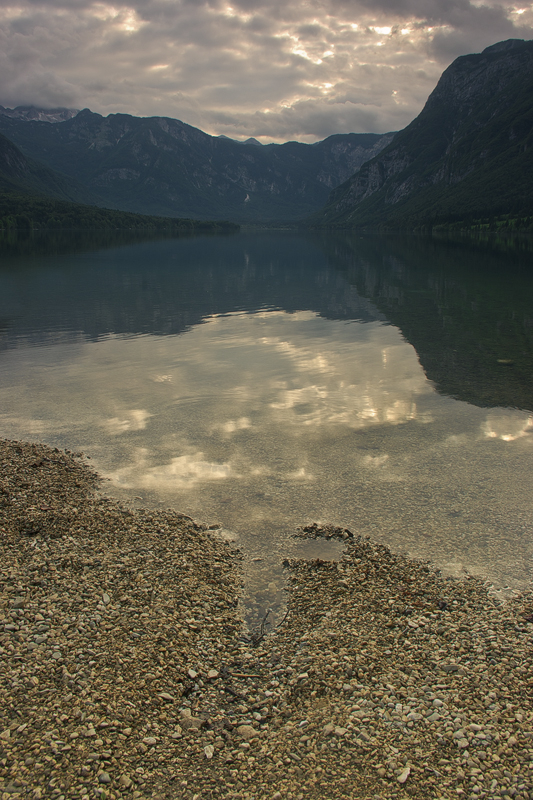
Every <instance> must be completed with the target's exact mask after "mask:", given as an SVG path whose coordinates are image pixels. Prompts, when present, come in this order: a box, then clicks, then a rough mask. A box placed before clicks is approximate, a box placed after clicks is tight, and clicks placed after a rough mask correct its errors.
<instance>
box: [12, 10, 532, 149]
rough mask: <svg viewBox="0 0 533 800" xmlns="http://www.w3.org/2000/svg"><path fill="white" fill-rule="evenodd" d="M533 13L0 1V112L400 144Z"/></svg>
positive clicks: (518, 34) (521, 31) (524, 32)
mask: <svg viewBox="0 0 533 800" xmlns="http://www.w3.org/2000/svg"><path fill="white" fill-rule="evenodd" d="M510 38H518V39H532V38H533V2H523V3H522V2H520V0H517V3H513V2H510V3H508V4H507V3H505V4H504V3H501V2H497V1H496V0H131V1H130V2H126V3H124V4H122V3H120V1H119V0H117V2H116V3H106V2H94V1H93V0H26V2H12V3H11V2H10V0H0V104H2V105H4V106H7V107H14V106H17V105H25V104H33V105H37V106H41V107H45V108H51V107H57V106H66V107H68V108H79V109H81V108H90V109H91V110H92V111H95V112H98V113H100V114H103V115H104V116H106V115H107V114H111V113H127V114H134V115H136V116H167V117H173V118H177V119H180V120H182V121H183V122H186V123H188V124H190V125H194V126H195V127H198V128H201V129H202V130H204V131H206V132H207V133H210V134H212V135H220V134H224V135H226V136H230V137H232V138H236V139H246V138H248V137H250V136H253V137H255V138H256V139H258V140H259V141H261V142H263V143H266V142H271V141H277V142H283V141H288V140H298V141H302V142H314V141H317V140H320V139H324V138H325V137H326V136H329V135H331V134H333V133H349V132H355V133H367V132H374V133H385V132H387V131H394V130H399V129H401V128H403V127H405V125H407V124H408V123H409V122H410V121H411V120H412V119H414V117H415V116H416V115H417V114H418V113H419V112H420V111H421V109H422V107H423V105H424V103H425V101H426V99H427V97H428V95H429V94H430V93H431V91H432V90H433V88H434V87H435V85H436V83H437V81H438V79H439V77H440V75H441V74H442V72H443V70H444V69H445V68H446V67H447V66H448V65H449V64H450V63H451V62H452V61H453V60H454V59H455V58H456V57H457V56H460V55H464V54H467V53H475V52H480V51H481V50H482V49H484V48H485V47H487V46H489V45H491V44H495V43H496V42H498V41H502V40H504V39H510Z"/></svg>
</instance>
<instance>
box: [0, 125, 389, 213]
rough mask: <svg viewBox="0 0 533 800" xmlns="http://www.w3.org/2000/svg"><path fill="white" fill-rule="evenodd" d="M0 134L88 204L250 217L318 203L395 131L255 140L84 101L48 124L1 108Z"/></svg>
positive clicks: (304, 209) (306, 208)
mask: <svg viewBox="0 0 533 800" xmlns="http://www.w3.org/2000/svg"><path fill="white" fill-rule="evenodd" d="M0 132H2V133H3V134H4V135H5V136H7V137H8V138H9V139H10V140H11V141H12V142H14V143H15V144H16V145H17V146H18V147H19V148H20V149H21V150H22V152H23V153H24V154H25V155H26V156H27V157H29V158H32V159H35V160H38V161H40V162H42V163H43V164H45V165H46V166H47V167H48V168H50V169H53V170H55V171H57V172H60V173H62V174H64V175H67V176H69V177H70V178H72V179H73V180H75V181H77V182H78V183H79V184H82V185H83V186H84V187H85V190H86V192H87V196H88V197H90V198H92V199H91V200H88V202H93V201H94V202H97V203H98V204H100V205H104V206H107V207H110V208H116V209H121V210H125V211H133V212H137V213H143V214H155V215H162V216H171V217H183V216H187V217H191V216H192V217H197V218H201V219H220V218H224V219H232V220H235V221H248V222H263V221H272V220H275V221H288V220H296V219H299V218H301V217H303V216H305V215H307V214H311V213H313V212H315V211H317V210H318V209H319V208H320V207H321V206H323V204H324V203H325V202H326V200H327V197H328V195H329V192H330V190H331V189H332V188H333V187H334V186H337V185H338V184H339V183H342V182H343V181H345V180H346V179H347V178H348V177H349V176H350V175H352V174H353V172H354V171H355V170H356V169H358V168H359V167H360V166H361V164H362V163H364V161H366V160H368V159H369V158H372V157H373V156H375V155H376V154H377V153H378V152H379V151H380V150H381V149H382V148H383V147H384V146H385V145H386V144H388V143H389V142H390V141H391V139H392V136H393V134H372V133H368V134H355V133H350V134H338V135H334V136H330V137H328V138H327V139H325V140H323V141H321V142H318V143H316V144H312V145H310V144H302V143H299V142H287V143H285V144H281V145H280V144H269V145H261V146H260V145H258V143H257V142H254V141H248V142H236V141H233V140H232V139H227V138H220V137H214V136H209V135H208V134H206V133H203V131H200V130H198V129H197V128H193V127H191V126H190V125H186V124H185V123H183V122H180V121H179V120H175V119H170V118H166V117H148V118H141V117H133V116H129V115H127V114H110V115H109V116H108V117H102V116H101V115H100V114H94V113H93V112H91V111H89V109H84V110H83V111H80V112H79V113H78V114H76V116H73V117H72V118H70V119H66V120H64V121H63V122H53V123H52V122H46V121H44V122H43V121H38V120H28V119H27V118H22V117H13V116H5V115H1V114H0ZM95 198H96V199H95Z"/></svg>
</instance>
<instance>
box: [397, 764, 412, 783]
mask: <svg viewBox="0 0 533 800" xmlns="http://www.w3.org/2000/svg"><path fill="white" fill-rule="evenodd" d="M410 774H411V767H406V768H405V769H404V770H403V771H402V772H401V773H400V774H399V775H398V777H397V778H396V780H397V781H398V783H405V782H406V780H407V778H408V777H409V775H410Z"/></svg>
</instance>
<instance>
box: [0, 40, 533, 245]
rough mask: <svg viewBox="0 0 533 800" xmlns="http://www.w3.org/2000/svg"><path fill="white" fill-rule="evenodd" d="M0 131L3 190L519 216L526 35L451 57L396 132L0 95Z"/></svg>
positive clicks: (253, 209) (524, 172)
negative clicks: (178, 116)
mask: <svg viewBox="0 0 533 800" xmlns="http://www.w3.org/2000/svg"><path fill="white" fill-rule="evenodd" d="M0 132H1V133H3V134H4V136H5V137H7V138H3V137H2V138H0V189H1V190H2V191H4V192H6V191H7V192H9V191H18V192H24V193H28V194H32V193H33V194H40V195H48V196H50V197H54V198H57V199H61V200H71V201H76V202H81V203H86V204H94V205H99V206H104V207H107V208H112V209H120V210H123V211H130V212H136V213H141V214H152V215H159V216H164V217H174V218H175V217H189V218H190V217H194V218H197V219H204V220H213V219H229V220H232V221H235V222H252V223H262V222H263V223H271V222H296V221H299V220H302V219H304V218H307V224H309V225H311V226H314V227H341V228H375V227H384V228H396V229H413V228H415V229H416V228H425V229H427V228H431V227H433V226H439V225H450V224H451V225H454V224H457V225H463V224H464V225H466V226H467V227H468V225H469V224H471V223H472V222H473V221H476V220H478V221H479V219H480V218H494V217H498V216H500V217H501V216H502V215H503V216H506V217H507V218H509V217H516V218H517V219H516V220H513V224H514V223H515V222H517V221H518V222H519V223H520V222H522V223H524V224H529V223H530V222H531V219H532V217H533V180H531V178H532V176H533V41H524V40H517V39H511V40H508V41H506V42H499V43H498V44H496V45H493V46H491V47H488V48H486V49H485V50H484V51H483V52H482V53H479V54H473V55H467V56H462V57H460V58H458V59H456V60H455V61H454V62H453V63H452V64H451V65H450V67H448V69H447V70H445V72H444V73H443V75H442V77H441V79H440V80H439V82H438V84H437V87H436V88H435V90H434V91H433V92H432V94H431V95H430V97H429V99H428V101H427V103H426V105H425V107H424V109H423V110H422V112H421V113H420V114H419V116H418V117H417V118H416V119H415V120H414V121H413V122H412V123H411V124H410V125H408V126H407V128H404V130H402V131H400V132H399V133H397V134H393V133H387V134H373V133H367V134H356V133H349V134H338V135H333V136H329V137H328V138H327V139H324V140H323V141H321V142H317V143H315V144H312V145H310V144H302V143H299V142H286V143H285V144H269V145H261V144H260V143H258V142H257V141H256V140H254V139H248V140H246V141H244V142H238V141H235V140H233V139H228V138H227V137H224V136H220V137H214V136H210V135H208V134H206V133H204V132H202V131H200V130H198V129H197V128H193V127H191V126H190V125H187V124H185V123H183V122H180V121H179V120H175V119H170V118H166V117H148V118H140V117H133V116H129V115H127V114H110V115H109V116H108V117H102V116H101V115H100V114H94V113H93V112H91V111H89V109H84V110H83V111H80V112H77V111H76V110H72V109H61V108H60V109H49V110H46V109H35V108H31V107H19V108H16V109H5V108H4V107H2V106H0ZM519 218H520V219H519ZM528 220H529V223H528ZM524 221H525V222H524Z"/></svg>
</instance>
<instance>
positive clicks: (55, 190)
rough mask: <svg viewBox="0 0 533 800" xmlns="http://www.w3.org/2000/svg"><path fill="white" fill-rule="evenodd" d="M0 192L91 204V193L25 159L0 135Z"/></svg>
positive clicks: (62, 176) (52, 171)
mask: <svg viewBox="0 0 533 800" xmlns="http://www.w3.org/2000/svg"><path fill="white" fill-rule="evenodd" d="M0 192H17V193H19V194H24V195H26V194H29V195H44V196H46V197H53V198H55V199H57V200H70V201H78V202H81V201H85V202H91V200H92V197H91V193H90V192H88V191H87V190H86V189H85V188H83V187H80V186H79V185H78V183H77V181H72V180H71V179H69V178H67V177H66V176H64V175H61V174H59V173H57V172H55V171H54V170H51V169H48V168H47V167H45V166H43V165H42V164H40V163H38V162H37V161H34V160H33V159H28V158H26V157H25V156H24V155H23V154H22V153H21V151H20V150H19V149H18V147H16V146H15V145H14V144H13V143H12V142H10V141H9V139H6V137H5V136H2V135H1V134H0Z"/></svg>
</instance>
